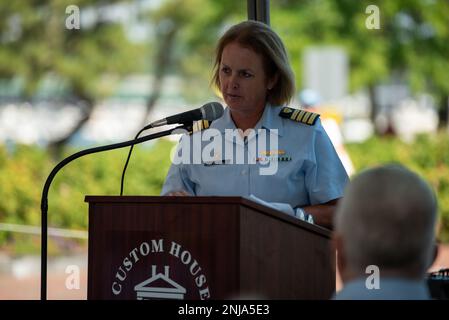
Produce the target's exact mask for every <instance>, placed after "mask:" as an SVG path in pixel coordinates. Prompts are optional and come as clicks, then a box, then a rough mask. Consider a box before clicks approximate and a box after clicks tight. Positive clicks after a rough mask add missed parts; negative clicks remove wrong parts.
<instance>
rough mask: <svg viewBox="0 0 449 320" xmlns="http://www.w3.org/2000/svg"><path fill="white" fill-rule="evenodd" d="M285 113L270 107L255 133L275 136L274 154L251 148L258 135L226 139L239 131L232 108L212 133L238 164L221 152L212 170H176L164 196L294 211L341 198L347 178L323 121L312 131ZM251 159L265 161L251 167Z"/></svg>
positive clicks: (207, 167)
mask: <svg viewBox="0 0 449 320" xmlns="http://www.w3.org/2000/svg"><path fill="white" fill-rule="evenodd" d="M281 110H282V107H273V106H270V105H267V106H266V107H265V110H264V113H263V115H262V117H261V119H260V120H259V122H258V123H257V125H256V127H255V129H256V130H257V129H266V130H267V131H265V132H268V134H267V135H266V136H267V138H266V140H268V137H269V136H270V135H276V136H277V141H278V143H277V148H275V149H273V148H271V149H270V147H271V145H268V147H267V148H265V149H266V150H259V149H257V150H256V151H255V152H254V150H253V149H251V148H249V147H248V145H249V142H251V139H259V134H257V135H254V136H253V137H252V138H251V137H250V138H249V139H248V140H245V139H242V138H241V137H240V136H238V135H237V137H236V138H235V139H229V138H227V137H226V136H225V129H236V127H235V124H234V121H233V120H232V118H231V114H230V112H229V108H226V109H225V112H224V114H223V116H222V117H221V118H219V119H217V120H215V121H213V122H212V124H211V125H210V128H214V129H216V130H217V131H216V132H220V133H221V134H222V141H223V142H222V147H223V150H224V149H225V148H226V147H232V148H234V151H233V153H232V155H233V156H234V158H233V159H232V157H230V156H229V154H228V155H226V154H225V153H226V152H225V151H223V150H222V153H221V154H220V153H218V155H216V158H217V159H218V160H219V161H217V162H214V163H213V164H212V163H201V164H182V163H181V164H172V166H171V167H170V170H169V172H168V175H167V178H166V180H165V183H164V186H163V188H162V192H161V195H164V194H167V193H169V192H172V191H180V190H185V191H187V192H189V193H191V194H193V195H197V196H242V197H243V196H250V195H254V196H256V197H258V198H260V199H263V200H265V201H268V202H278V203H287V204H290V205H291V206H292V207H293V208H295V207H298V206H299V207H303V206H307V205H316V204H321V203H325V202H328V201H330V200H333V199H337V198H340V197H342V196H343V190H344V187H345V185H346V183H347V182H348V176H347V174H346V171H345V169H344V167H343V165H342V163H341V161H340V159H339V157H338V155H337V153H336V151H335V149H334V147H333V145H332V143H331V141H330V139H329V137H328V135H327V134H326V132H325V131H324V129H323V127H322V125H321V122H320V120H319V118H317V120H316V122H315V124H314V125H308V124H304V123H301V122H297V121H294V120H291V119H288V118H283V117H281V116H280V115H279V113H280V112H281ZM273 129H277V132H276V130H273ZM207 130H208V129H206V130H204V131H203V133H205V131H207ZM198 134H201V131H200V132H196V133H193V134H192V135H185V136H183V137H182V138H181V140H182V139H189V141H190V142H191V141H192V139H195V135H198ZM180 145H181V144H180ZM179 148H180V147H179V146H178V151H177V152H179ZM201 148H204V144H202V147H201ZM181 149H182V148H181ZM250 149H251V150H250ZM237 150H240V151H243V153H244V154H245V155H247V156H246V157H247V159H246V160H247V161H246V162H245V163H243V164H235V162H236V152H237ZM195 152H196V155H197V156H198V155H199V154H200V153H201V150H196V151H195V150H194V151H193V152H192V153H193V154H194V155H193V156H195ZM228 158H230V159H228ZM250 158H252V159H255V158H258V159H261V158H262V159H265V160H262V162H256V163H249V160H248V159H250ZM270 158H271V160H270ZM273 159H274V160H275V161H277V170H276V173H275V174H273V175H262V174H261V171H260V168H261V167H263V166H265V167H266V166H267V164H266V161H274V160H273ZM232 160H234V161H232ZM263 161H265V162H263ZM240 163H241V162H240ZM263 164H264V165H263Z"/></svg>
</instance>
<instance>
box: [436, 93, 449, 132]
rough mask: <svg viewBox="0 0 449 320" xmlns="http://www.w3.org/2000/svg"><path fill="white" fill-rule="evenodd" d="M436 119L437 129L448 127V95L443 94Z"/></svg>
mask: <svg viewBox="0 0 449 320" xmlns="http://www.w3.org/2000/svg"><path fill="white" fill-rule="evenodd" d="M439 104H440V105H439V108H438V118H439V120H440V121H439V127H443V126H447V125H449V118H448V117H449V95H447V94H444V95H443V96H442V97H441V98H440V101H439Z"/></svg>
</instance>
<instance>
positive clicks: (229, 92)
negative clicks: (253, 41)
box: [219, 42, 274, 114]
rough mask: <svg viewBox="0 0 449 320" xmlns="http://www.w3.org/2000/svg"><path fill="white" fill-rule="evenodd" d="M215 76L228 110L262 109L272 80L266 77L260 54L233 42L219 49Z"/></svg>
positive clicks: (248, 112) (258, 110) (251, 111)
mask: <svg viewBox="0 0 449 320" xmlns="http://www.w3.org/2000/svg"><path fill="white" fill-rule="evenodd" d="M219 79H220V90H221V93H222V94H223V98H224V101H225V102H226V104H227V105H228V106H229V108H230V109H231V112H232V113H246V114H251V113H255V112H260V111H261V110H263V109H264V107H265V102H266V96H267V90H268V89H271V88H272V86H273V82H274V81H271V80H269V79H267V75H266V74H265V70H264V68H263V60H262V56H260V55H259V54H257V53H255V52H254V51H253V50H251V49H248V48H244V47H242V46H241V45H239V44H238V43H236V42H231V43H229V44H228V45H226V46H225V47H224V49H223V53H222V55H221V62H220V71H219Z"/></svg>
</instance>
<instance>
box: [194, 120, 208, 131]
mask: <svg viewBox="0 0 449 320" xmlns="http://www.w3.org/2000/svg"><path fill="white" fill-rule="evenodd" d="M210 124H211V121H209V120H198V121H194V122H193V124H192V131H191V132H190V134H193V133H195V132H197V131H201V130H204V129H207V128H209V126H210Z"/></svg>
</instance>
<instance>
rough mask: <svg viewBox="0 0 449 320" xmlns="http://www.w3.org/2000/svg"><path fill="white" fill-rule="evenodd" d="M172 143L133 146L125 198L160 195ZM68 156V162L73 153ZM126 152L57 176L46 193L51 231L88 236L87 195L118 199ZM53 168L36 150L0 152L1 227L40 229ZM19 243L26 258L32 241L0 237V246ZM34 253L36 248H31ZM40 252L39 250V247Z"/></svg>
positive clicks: (80, 162) (90, 159)
mask: <svg viewBox="0 0 449 320" xmlns="http://www.w3.org/2000/svg"><path fill="white" fill-rule="evenodd" d="M172 147H173V143H172V142H170V141H167V140H160V141H158V142H157V143H155V144H147V145H144V146H137V147H135V148H134V150H133V154H132V157H131V160H130V163H129V165H128V170H127V175H126V180H125V188H124V194H125V195H159V193H160V190H161V187H162V184H163V182H164V179H165V176H166V174H167V171H168V168H169V165H170V157H169V155H170V150H171V148H172ZM75 152H76V150H70V152H67V153H66V156H68V155H70V154H72V153H75ZM127 154H128V149H121V150H114V151H109V152H103V153H99V154H93V155H88V156H85V157H83V158H79V159H77V160H75V161H73V162H71V163H69V164H68V165H67V166H66V167H64V168H63V169H62V170H61V171H59V173H58V174H57V175H56V177H55V179H54V181H53V183H52V186H51V188H50V191H49V195H48V200H49V209H48V224H49V226H50V227H58V228H67V229H74V230H80V229H83V230H86V229H87V225H88V206H87V204H86V203H85V202H84V197H85V196H86V195H119V193H120V178H121V173H122V169H123V165H124V163H125V160H126V156H127ZM55 165H56V163H54V162H53V161H52V160H51V159H50V156H49V155H48V154H47V153H46V152H45V151H44V150H42V149H40V148H38V147H36V146H17V148H16V149H15V150H14V151H12V152H11V151H7V150H6V149H5V147H4V146H0V183H1V186H2V187H1V188H0V198H1V199H2V201H1V202H0V221H1V222H3V223H14V224H27V225H35V226H40V223H41V211H40V201H41V196H42V188H43V186H44V183H45V180H46V179H47V176H48V174H49V173H50V171H51V170H52V169H53V167H54V166H55ZM5 242H14V243H16V244H17V243H21V244H20V250H21V252H25V251H26V248H28V249H29V246H28V245H31V244H32V243H34V242H35V241H34V240H32V239H30V236H27V237H26V238H24V237H23V235H20V234H18V233H5V232H0V245H1V246H3V245H4V244H5ZM32 247H33V248H34V247H35V246H32ZM37 248H38V247H37Z"/></svg>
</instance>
